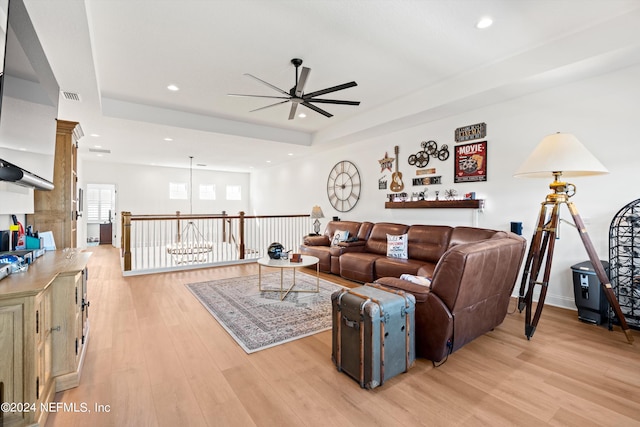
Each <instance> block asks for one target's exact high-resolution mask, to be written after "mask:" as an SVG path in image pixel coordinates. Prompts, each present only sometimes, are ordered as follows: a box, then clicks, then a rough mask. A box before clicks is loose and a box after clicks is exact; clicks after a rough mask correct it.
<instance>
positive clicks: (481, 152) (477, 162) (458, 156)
mask: <svg viewBox="0 0 640 427" xmlns="http://www.w3.org/2000/svg"><path fill="white" fill-rule="evenodd" d="M454 167H455V174H454V178H453V182H478V181H486V180H487V141H480V142H472V143H470V144H464V145H458V146H456V149H455V166H454Z"/></svg>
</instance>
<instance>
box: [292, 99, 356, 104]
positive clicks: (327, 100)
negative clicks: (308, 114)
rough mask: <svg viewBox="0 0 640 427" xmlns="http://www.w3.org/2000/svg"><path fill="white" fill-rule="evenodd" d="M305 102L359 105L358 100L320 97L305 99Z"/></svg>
mask: <svg viewBox="0 0 640 427" xmlns="http://www.w3.org/2000/svg"><path fill="white" fill-rule="evenodd" d="M305 101H306V102H321V103H324V104H343V105H360V101H342V100H340V99H320V98H310V99H305Z"/></svg>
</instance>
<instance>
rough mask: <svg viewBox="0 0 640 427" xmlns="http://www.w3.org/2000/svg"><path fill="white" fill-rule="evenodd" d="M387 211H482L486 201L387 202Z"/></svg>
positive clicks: (385, 205)
mask: <svg viewBox="0 0 640 427" xmlns="http://www.w3.org/2000/svg"><path fill="white" fill-rule="evenodd" d="M384 207H385V209H420V208H422V209H433V208H446V209H482V208H484V199H476V200H417V201H413V202H412V201H406V202H385V204H384Z"/></svg>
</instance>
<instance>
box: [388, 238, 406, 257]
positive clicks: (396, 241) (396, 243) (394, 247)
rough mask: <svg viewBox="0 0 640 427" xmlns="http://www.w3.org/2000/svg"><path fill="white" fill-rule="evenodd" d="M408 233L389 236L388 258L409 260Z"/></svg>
mask: <svg viewBox="0 0 640 427" xmlns="http://www.w3.org/2000/svg"><path fill="white" fill-rule="evenodd" d="M408 243H409V242H408V238H407V233H405V234H399V235H397V236H396V235H392V234H387V256H388V257H391V258H399V259H407V258H409V254H408V252H409V244H408Z"/></svg>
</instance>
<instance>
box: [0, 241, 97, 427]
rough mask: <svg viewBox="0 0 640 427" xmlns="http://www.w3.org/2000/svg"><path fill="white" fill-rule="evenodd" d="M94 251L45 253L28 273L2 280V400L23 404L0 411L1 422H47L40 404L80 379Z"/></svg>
mask: <svg viewBox="0 0 640 427" xmlns="http://www.w3.org/2000/svg"><path fill="white" fill-rule="evenodd" d="M90 255H91V254H90V253H84V252H75V251H55V252H47V253H46V254H45V255H44V256H43V257H41V258H38V259H37V260H36V261H35V262H34V263H33V264H31V265H30V267H29V270H28V271H27V272H25V273H18V274H12V275H10V276H9V277H6V278H4V279H2V280H1V281H0V395H1V396H0V397H1V399H0V401H2V402H7V403H9V404H11V405H14V406H13V408H14V409H20V408H22V410H16V411H10V412H6V411H0V425H5V426H9V425H10V426H30V425H34V424H39V425H44V424H45V422H46V418H47V415H48V413H47V411H41V409H42V407H43V405H46V404H47V403H48V402H52V401H53V398H54V394H55V391H56V389H58V388H59V389H60V390H62V389H66V388H70V387H74V386H76V385H77V384H78V381H79V379H80V371H81V369H82V362H83V358H84V354H85V351H86V343H87V337H88V331H89V326H88V320H86V316H83V308H84V311H85V312H86V307H87V305H88V303H87V302H86V286H87V282H86V271H87V270H86V265H87V262H88V259H89V256H90ZM76 290H77V296H78V297H77V302H76V296H75V295H76ZM83 295H84V301H83ZM83 302H84V304H83ZM76 340H77V343H78V344H77V348H78V351H77V354H76V351H75V346H76ZM69 346H72V350H71V351H69ZM25 408H27V409H25Z"/></svg>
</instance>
